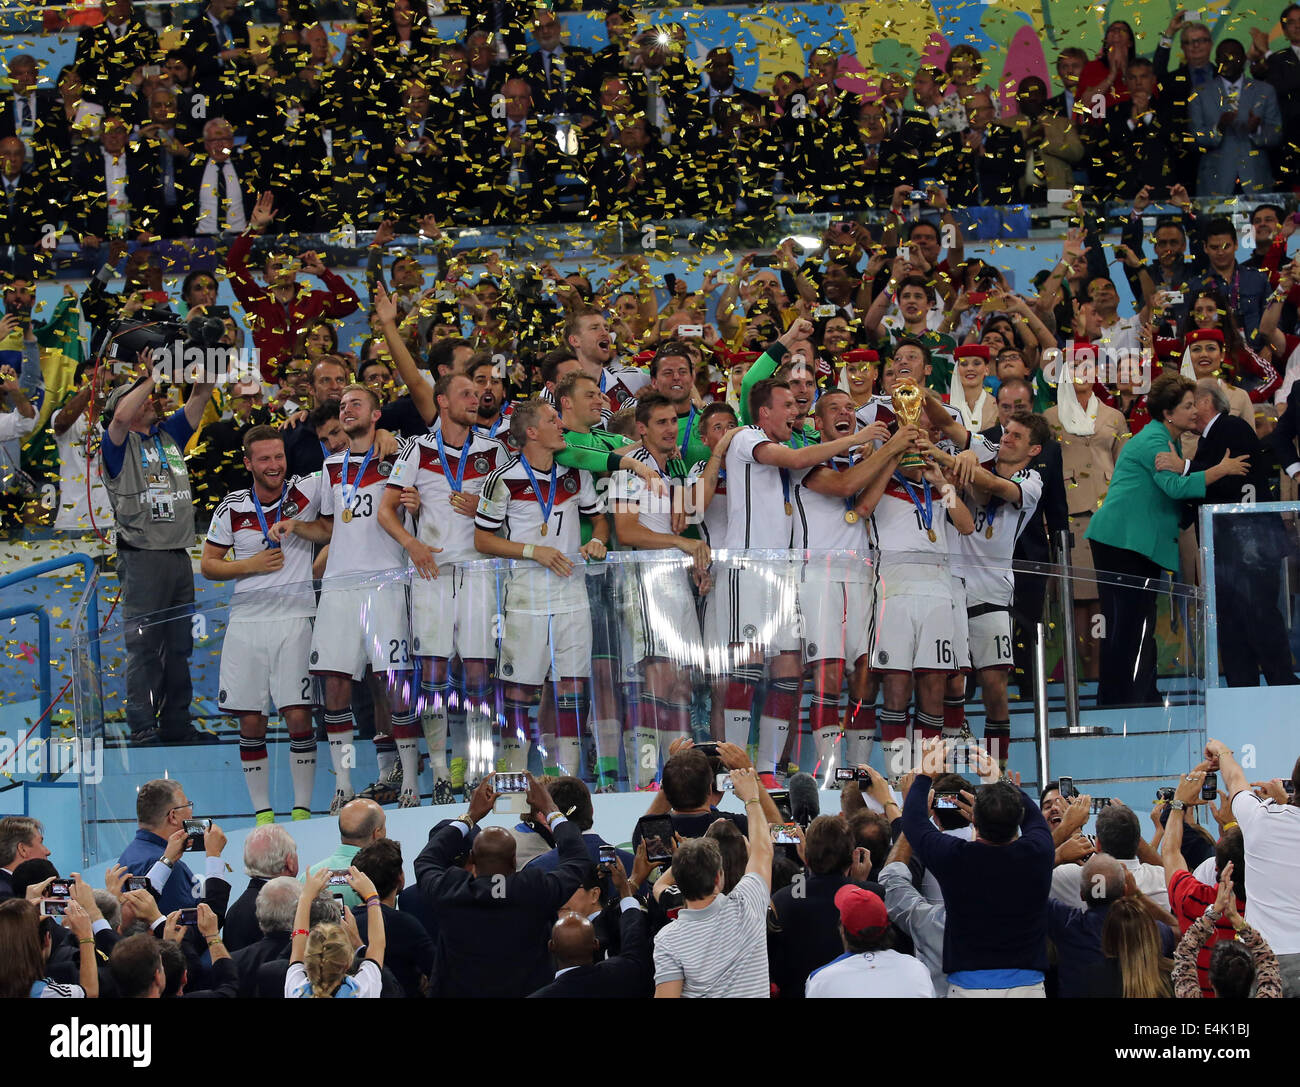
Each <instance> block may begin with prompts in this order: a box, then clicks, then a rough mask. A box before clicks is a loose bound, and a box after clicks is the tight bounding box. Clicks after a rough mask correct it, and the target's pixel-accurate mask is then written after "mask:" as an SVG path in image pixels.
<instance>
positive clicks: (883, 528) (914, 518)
mask: <svg viewBox="0 0 1300 1087" xmlns="http://www.w3.org/2000/svg"><path fill="white" fill-rule="evenodd" d="M910 487H911V495H909V493H908V488H907V487H906V486H904V485H903V484H902V483H900V482H899V477H898V474H897V473H895V474H894V478H893V479H891V480H890V481H889V483H888V484H887V485H886V487H885V493H884V494H883V495H881V497H880V501H879V502H878V503H876V508H875V510H874V511H873V512H872V514H871V529H870V531H871V542H872V546H873V547H874V548H876V549H877V550H878V551H879V552H880V557H879V560H878V562H877V571H878V574H879V578H880V586H881V591H882V593H883V595H885V596H894V595H897V594H899V593H907V594H911V595H914V596H944V597H947V596H951V595H952V590H951V587H950V586H949V582H948V576H949V574H948V552H949V540H948V534H949V533H950V532H952V533H954V534H955V531H956V530H955V529H953V528H952V526H951V525H950V524H949V522H948V514H947V511H946V510H945V509H944V507H943V500H942V496H941V495H940V494H939V493H938V491H937V490H936V489H935V488H934V487H933V486H931V485H929V484H926V483H924V482H921V483H911V484H910ZM927 494H928V495H929V498H930V528H931V529H932V530H933V532H934V539H933V540H931V539H930V533H929V531H927V529H926V527H925V519H924V517H923V516H922V513H921V510H922V509H924V508H925V498H926V495H927ZM912 495H915V499H916V501H913V498H912ZM917 502H919V503H920V505H921V509H918V508H917V505H916V503H917Z"/></svg>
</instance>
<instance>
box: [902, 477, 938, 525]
mask: <svg viewBox="0 0 1300 1087" xmlns="http://www.w3.org/2000/svg"><path fill="white" fill-rule="evenodd" d="M894 478H895V479H896V480H898V482H899V483H901V484H902V485H903V489H904V490H905V491H907V497H908V498H910V499H911V500H912V505H914V506H915V507H916V512H917V513H919V514H920V515H921V525H922V527H923V528H924V529H925V530H926V531H927V532H931V531H933V525H934V504H933V500H932V496H931V494H930V481H929V480H928V479H922V480H921V487H922V488H923V493H924V497H925V503H924V504H922V502H921V499H920V498H918V497H917V493H916V491H914V490H912V484H911V482H910V481H909V480H908V478H907V477H906V476H905V475H903V473H902V472H895V473H894Z"/></svg>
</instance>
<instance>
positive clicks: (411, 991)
mask: <svg viewBox="0 0 1300 1087" xmlns="http://www.w3.org/2000/svg"><path fill="white" fill-rule="evenodd" d="M379 909H380V911H381V912H382V913H383V915H384V966H385V968H387V969H391V970H392V972H393V976H394V977H395V978H397V981H398V984H399V985H401V987H402V991H403V992H405V993H406V995H407V996H408V997H414V996H423V995H424V993H423V992H422V991H421V987H420V982H421V979H424V978H427V979H430V980H432V977H433V940H432V939H430V938H429V934H428V933H427V932H425V931H424V926H423V925H422V924H420V922H419V921H418V920H417V919H416V918H414V917H412V916H411V915H410V914H409V913H401V912H400V911H398V910H395V909H392V908H391V907H389V906H384V905H381V906H380V907H379ZM352 916H353V917H355V918H356V919H357V931H358V932H359V933H361V939H362V940H363V941H367V942H368V941H369V938H370V936H369V933H370V928H369V921H370V919H369V917H368V915H367V913H366V909H365V907H364V906H355V907H353V910H352Z"/></svg>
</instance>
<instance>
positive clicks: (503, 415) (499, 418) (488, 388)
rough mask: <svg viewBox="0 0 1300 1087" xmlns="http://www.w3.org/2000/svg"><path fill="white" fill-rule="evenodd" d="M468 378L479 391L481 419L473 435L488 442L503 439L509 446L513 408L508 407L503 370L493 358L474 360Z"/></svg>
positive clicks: (478, 420) (467, 369)
mask: <svg viewBox="0 0 1300 1087" xmlns="http://www.w3.org/2000/svg"><path fill="white" fill-rule="evenodd" d="M465 374H466V376H467V377H468V378H469V379H470V381H472V382H474V386H475V388H476V389H478V394H479V402H478V419H477V421H476V422H475V424H474V433H476V434H484V435H486V436H487V437H489V438H496V437H498V436H499V437H500V439H501V441H503V442H506V443H507V445H508V444H509V434H510V405H509V404H507V403H506V384H505V374H504V370H503V367H502V365H501V363H500V362H499V361H493V359H492V357H491V356H490V355H486V356H483V357H481V358H477V359H471V360H470V363H469V365H468V366H467V367H466V368H465Z"/></svg>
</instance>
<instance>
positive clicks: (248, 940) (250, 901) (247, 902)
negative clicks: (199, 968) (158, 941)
mask: <svg viewBox="0 0 1300 1087" xmlns="http://www.w3.org/2000/svg"><path fill="white" fill-rule="evenodd" d="M213 425H214V426H215V425H216V424H213ZM232 449H233V446H232ZM232 489H233V488H232ZM222 493H223V494H224V493H226V492H222ZM218 501H220V498H219V497H217V498H214V499H213V504H214V505H215V504H216V502H218ZM266 884H267V881H266V880H264V879H262V878H261V877H259V876H254V877H253V878H252V879H250V880H249V881H248V886H247V887H246V888H245V889H244V893H243V894H241V895H240V896H239V897H238V898H237V899H235V901H234V903H233V904H232V905H231V907H230V909H229V911H228V912H227V913H226V927H225V928H224V929H222V930H221V936H222V939H223V941H224V942H225V945H226V950H227V951H229V952H230V953H231V954H232V955H233V954H234V953H235V952H236V951H239V950H240V949H241V948H245V947H249V946H251V945H252V944H255V943H257V942H258V941H259V940H261V939H262V927H261V926H260V925H259V924H258V923H257V911H256V906H257V895H258V892H259V891H261V889H262V888H263V887H265V886H266Z"/></svg>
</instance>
